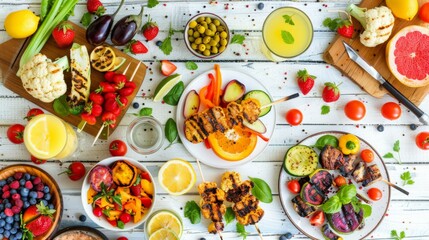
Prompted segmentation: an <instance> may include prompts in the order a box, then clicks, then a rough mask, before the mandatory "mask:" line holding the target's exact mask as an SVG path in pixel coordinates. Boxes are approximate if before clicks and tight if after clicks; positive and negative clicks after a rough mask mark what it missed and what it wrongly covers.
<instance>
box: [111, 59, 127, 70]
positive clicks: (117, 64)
mask: <svg viewBox="0 0 429 240" xmlns="http://www.w3.org/2000/svg"><path fill="white" fill-rule="evenodd" d="M125 61H127V59H126V58H124V57H116V58H115V63H114V64H113V66H112V68H110V69H109V71H116V70H118V69H119V68H120V67H121V66H122V65H123V64H124V63H125Z"/></svg>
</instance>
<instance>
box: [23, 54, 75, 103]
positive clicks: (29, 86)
mask: <svg viewBox="0 0 429 240" xmlns="http://www.w3.org/2000/svg"><path fill="white" fill-rule="evenodd" d="M17 75H18V77H20V78H21V80H22V85H23V87H24V89H25V90H26V91H27V92H28V93H29V94H31V96H33V97H35V98H37V99H39V100H40V101H42V102H52V101H54V100H55V99H56V98H58V97H60V96H61V95H63V94H65V93H66V91H67V85H66V83H65V81H64V74H63V69H62V67H61V66H60V64H57V63H54V62H52V60H51V59H49V58H47V57H46V56H45V55H44V54H41V53H38V54H36V55H34V56H33V57H32V58H31V59H30V60H29V61H28V62H27V63H26V64H25V65H24V66H22V68H20V69H19V71H18V73H17Z"/></svg>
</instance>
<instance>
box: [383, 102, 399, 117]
mask: <svg viewBox="0 0 429 240" xmlns="http://www.w3.org/2000/svg"><path fill="white" fill-rule="evenodd" d="M401 112H402V110H401V107H400V106H399V104H397V103H394V102H387V103H385V104H383V106H382V107H381V115H383V117H384V118H387V119H389V120H395V119H398V118H399V117H400V116H401Z"/></svg>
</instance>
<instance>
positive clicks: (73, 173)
mask: <svg viewBox="0 0 429 240" xmlns="http://www.w3.org/2000/svg"><path fill="white" fill-rule="evenodd" d="M63 173H67V175H68V176H69V178H70V179H71V180H72V181H77V180H79V179H81V178H82V177H83V176H85V173H86V169H85V166H84V165H83V164H82V163H81V162H72V163H71V164H70V166H69V167H68V168H67V170H66V171H64V172H62V173H60V174H63ZM60 174H58V175H60Z"/></svg>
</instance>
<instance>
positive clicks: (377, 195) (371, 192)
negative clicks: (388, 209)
mask: <svg viewBox="0 0 429 240" xmlns="http://www.w3.org/2000/svg"><path fill="white" fill-rule="evenodd" d="M367 193H368V197H369V198H371V200H374V201H378V200H380V199H381V197H382V196H383V194H382V193H381V191H380V189H378V188H370V189H368V192H367Z"/></svg>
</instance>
